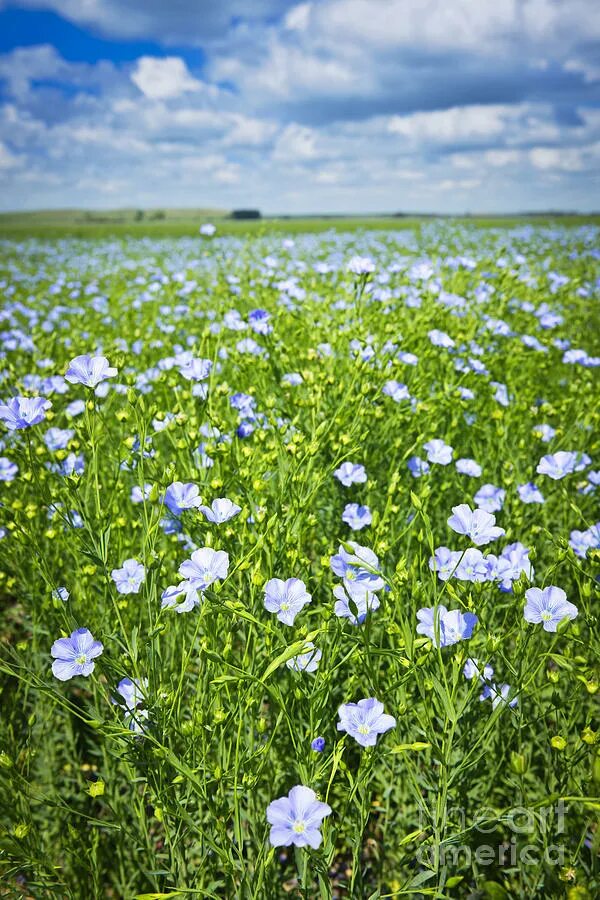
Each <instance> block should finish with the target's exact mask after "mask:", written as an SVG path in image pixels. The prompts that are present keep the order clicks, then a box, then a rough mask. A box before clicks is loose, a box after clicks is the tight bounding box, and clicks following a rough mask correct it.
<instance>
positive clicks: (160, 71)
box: [131, 56, 202, 100]
mask: <svg viewBox="0 0 600 900" xmlns="http://www.w3.org/2000/svg"><path fill="white" fill-rule="evenodd" d="M131 80H132V81H133V83H134V84H135V85H136V87H138V88H139V89H140V91H141V92H142V94H144V96H145V97H149V98H150V99H151V100H167V99H171V98H172V97H180V96H181V95H182V94H185V93H187V92H188V91H199V90H202V84H201V82H200V81H197V80H196V79H195V78H192V76H191V74H190V72H189V70H188V68H187V66H186V64H185V62H184V61H183V60H182V59H180V58H179V57H178V56H165V57H157V56H142V57H141V58H140V59H138V61H137V63H136V66H135V69H134V70H133V72H132V73H131Z"/></svg>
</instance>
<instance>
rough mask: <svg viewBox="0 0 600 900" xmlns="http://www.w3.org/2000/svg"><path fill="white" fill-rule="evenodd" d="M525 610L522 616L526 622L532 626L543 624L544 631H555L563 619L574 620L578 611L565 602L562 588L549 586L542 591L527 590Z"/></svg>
mask: <svg viewBox="0 0 600 900" xmlns="http://www.w3.org/2000/svg"><path fill="white" fill-rule="evenodd" d="M525 600H526V603H525V609H524V611H523V615H524V617H525V621H526V622H530V623H531V624H533V625H538V624H539V623H540V622H542V623H543V628H544V631H556V626H557V625H558V623H559V622H561V621H562V620H563V619H575V618H576V617H577V613H578V609H577V607H576V606H575V604H574V603H570V602H569V600H567V595H566V594H565V592H564V591H563V589H562V588H559V587H555V586H554V585H552V584H551V585H549V586H548V587H547V588H544V590H543V591H542V590H540V588H536V587H533V588H529V590H527V591H525Z"/></svg>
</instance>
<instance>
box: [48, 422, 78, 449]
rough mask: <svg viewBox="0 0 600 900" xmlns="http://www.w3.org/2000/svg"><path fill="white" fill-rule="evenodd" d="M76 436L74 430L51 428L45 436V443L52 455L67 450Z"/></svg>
mask: <svg viewBox="0 0 600 900" xmlns="http://www.w3.org/2000/svg"><path fill="white" fill-rule="evenodd" d="M74 434H75V432H74V431H73V429H72V428H49V429H48V431H47V432H46V434H45V435H44V443H45V444H46V447H47V448H48V450H49V451H50V452H51V453H54V452H55V451H56V450H65V449H66V447H67V445H68V443H69V441H70V440H71V438H72V437H73V435H74Z"/></svg>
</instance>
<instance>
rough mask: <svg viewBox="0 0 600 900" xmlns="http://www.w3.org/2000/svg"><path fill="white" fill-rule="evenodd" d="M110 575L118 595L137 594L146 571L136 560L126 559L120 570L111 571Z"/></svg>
mask: <svg viewBox="0 0 600 900" xmlns="http://www.w3.org/2000/svg"><path fill="white" fill-rule="evenodd" d="M110 574H111V578H112V580H113V581H114V583H115V584H116V586H117V590H118V592H119V594H137V593H138V592H139V590H140V588H141V586H142V584H143V582H144V579H145V578H146V569H145V568H144V566H143V565H142V564H141V563H140V562H138V561H137V559H126V560H125V562H124V563H123V566H122V568H120V569H113V570H112V572H111V573H110Z"/></svg>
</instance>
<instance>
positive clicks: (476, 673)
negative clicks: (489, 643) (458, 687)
mask: <svg viewBox="0 0 600 900" xmlns="http://www.w3.org/2000/svg"><path fill="white" fill-rule="evenodd" d="M463 675H464V676H465V678H467V679H468V680H469V681H470V680H471V679H472V678H479V680H480V681H490V680H491V679H492V678H493V677H494V670H493V669H492V667H491V666H490V665H488V664H487V663H486V664H483V665H482V664H481V663H480V662H479V660H478V659H474V658H473V657H470V658H469V659H468V660H467V661H466V663H465V664H464V666H463Z"/></svg>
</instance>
